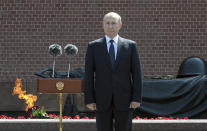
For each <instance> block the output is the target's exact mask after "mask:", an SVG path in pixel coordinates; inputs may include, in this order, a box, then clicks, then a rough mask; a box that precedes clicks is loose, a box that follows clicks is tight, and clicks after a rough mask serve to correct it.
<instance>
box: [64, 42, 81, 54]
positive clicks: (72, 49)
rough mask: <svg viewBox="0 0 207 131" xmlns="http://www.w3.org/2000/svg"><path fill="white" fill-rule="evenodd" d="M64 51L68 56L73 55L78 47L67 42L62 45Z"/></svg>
mask: <svg viewBox="0 0 207 131" xmlns="http://www.w3.org/2000/svg"><path fill="white" fill-rule="evenodd" d="M64 52H65V54H66V55H68V56H74V55H76V54H77V53H78V48H77V47H76V46H75V45H73V44H67V45H66V46H65V47H64Z"/></svg>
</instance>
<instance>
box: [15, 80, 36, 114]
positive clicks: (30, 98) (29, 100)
mask: <svg viewBox="0 0 207 131" xmlns="http://www.w3.org/2000/svg"><path fill="white" fill-rule="evenodd" d="M15 94H18V95H19V96H18V97H19V99H24V100H25V103H26V104H27V107H26V109H25V110H26V111H28V109H29V108H32V107H33V106H34V102H36V101H37V96H35V95H32V94H26V91H22V79H20V78H17V79H16V82H15V87H14V90H13V94H12V95H15Z"/></svg>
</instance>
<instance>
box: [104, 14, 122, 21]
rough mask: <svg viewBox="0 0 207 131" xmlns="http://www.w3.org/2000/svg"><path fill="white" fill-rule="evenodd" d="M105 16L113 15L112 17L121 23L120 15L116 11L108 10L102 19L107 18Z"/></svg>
mask: <svg viewBox="0 0 207 131" xmlns="http://www.w3.org/2000/svg"><path fill="white" fill-rule="evenodd" d="M107 17H113V18H116V19H117V20H118V21H119V23H121V16H120V15H119V14H118V13H116V12H109V13H107V14H105V15H104V18H103V21H104V20H105V19H106V18H107Z"/></svg>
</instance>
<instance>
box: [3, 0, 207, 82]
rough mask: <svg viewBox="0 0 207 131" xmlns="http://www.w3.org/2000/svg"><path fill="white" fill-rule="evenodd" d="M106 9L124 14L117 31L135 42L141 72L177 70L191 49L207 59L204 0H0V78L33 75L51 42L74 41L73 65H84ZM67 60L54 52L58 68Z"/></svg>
mask: <svg viewBox="0 0 207 131" xmlns="http://www.w3.org/2000/svg"><path fill="white" fill-rule="evenodd" d="M110 11H115V12H118V13H119V14H120V15H121V16H122V19H123V28H122V29H121V31H120V35H121V36H122V37H126V38H129V39H132V40H135V41H136V42H137V43H138V46H139V51H140V57H141V62H142V66H143V75H148V76H151V75H167V74H169V75H175V74H176V73H177V70H178V67H179V64H180V63H181V61H182V60H183V59H184V58H186V57H189V56H192V55H196V56H200V57H202V58H204V59H205V60H207V31H206V29H207V23H206V21H207V16H206V15H207V1H206V0H0V81H1V82H3V81H14V80H15V78H16V77H21V78H23V79H26V80H34V79H35V78H36V77H35V76H34V73H35V72H38V71H40V70H42V69H44V68H45V67H50V66H51V65H52V57H50V56H49V54H48V46H49V45H50V44H53V43H59V44H61V45H62V46H63V47H64V46H65V45H66V44H67V43H72V44H75V45H76V46H77V47H78V48H79V53H78V55H77V56H76V57H74V58H73V61H72V68H73V69H74V68H77V67H83V65H84V56H85V52H86V47H87V44H88V42H89V41H92V40H94V39H97V38H100V37H103V35H104V34H103V30H102V23H101V22H102V18H103V15H104V14H105V13H107V12H110ZM67 63H68V61H67V57H66V56H65V55H62V56H60V57H58V59H57V62H56V69H57V70H58V71H67V65H68V64H67Z"/></svg>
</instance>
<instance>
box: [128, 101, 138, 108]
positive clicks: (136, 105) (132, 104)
mask: <svg viewBox="0 0 207 131" xmlns="http://www.w3.org/2000/svg"><path fill="white" fill-rule="evenodd" d="M138 107H140V103H139V102H135V101H132V102H131V103H130V106H129V108H133V109H135V108H138Z"/></svg>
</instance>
